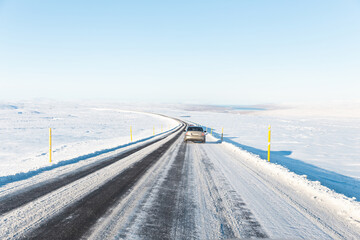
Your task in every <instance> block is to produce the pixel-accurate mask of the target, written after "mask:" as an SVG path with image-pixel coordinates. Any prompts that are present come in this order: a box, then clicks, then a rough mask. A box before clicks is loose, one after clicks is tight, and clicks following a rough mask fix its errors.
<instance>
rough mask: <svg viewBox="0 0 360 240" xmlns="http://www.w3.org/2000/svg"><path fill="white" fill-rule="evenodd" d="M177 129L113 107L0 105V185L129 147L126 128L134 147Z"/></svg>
mask: <svg viewBox="0 0 360 240" xmlns="http://www.w3.org/2000/svg"><path fill="white" fill-rule="evenodd" d="M127 107H128V108H129V106H127ZM178 125H179V123H178V122H177V121H175V120H173V119H169V118H166V117H163V116H159V115H156V114H148V113H140V112H134V111H128V110H123V109H121V107H119V106H116V108H112V105H111V104H108V105H106V106H105V105H91V104H76V103H59V102H45V103H33V102H21V103H0V185H3V184H5V183H7V182H11V181H14V180H21V179H23V178H24V177H28V176H31V175H35V174H37V173H39V172H41V170H42V169H47V170H48V169H51V168H54V167H57V166H61V165H64V164H70V163H74V162H78V161H81V160H83V159H86V158H89V157H93V156H96V155H99V154H101V153H105V152H108V151H111V150H114V149H116V148H119V147H122V146H125V145H127V144H130V143H131V138H130V127H131V128H132V134H133V143H134V142H137V141H143V140H144V139H147V138H151V137H153V135H154V134H155V135H158V134H161V133H165V132H166V131H169V130H171V129H173V128H174V127H176V126H178ZM49 128H52V151H53V153H52V162H51V163H50V162H49Z"/></svg>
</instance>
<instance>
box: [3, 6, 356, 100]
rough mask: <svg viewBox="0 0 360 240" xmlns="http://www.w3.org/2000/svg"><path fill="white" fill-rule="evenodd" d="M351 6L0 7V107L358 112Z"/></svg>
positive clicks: (352, 7)
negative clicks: (325, 108) (332, 107)
mask: <svg viewBox="0 0 360 240" xmlns="http://www.w3.org/2000/svg"><path fill="white" fill-rule="evenodd" d="M359 89H360V1H355V0H353V1H347V0H338V1H333V0H298V1H289V0H286V1H273V0H272V1H269V0H263V1H256V0H252V1H250V0H246V1H245V0H237V1H211V0H209V1H88V0H87V1H67V0H65V1H45V0H43V1H38V0H32V1H25V0H23V1H21V0H19V1H4V0H0V100H5V101H6V100H17V99H33V98H52V99H58V100H80V99H91V100H115V101H128V102H133V101H134V102H139V101H140V102H160V103H202V104H234V105H236V104H262V103H286V102H304V101H305V102H319V101H320V102H322V101H333V100H346V101H352V100H359V99H360V97H359V94H358V91H359Z"/></svg>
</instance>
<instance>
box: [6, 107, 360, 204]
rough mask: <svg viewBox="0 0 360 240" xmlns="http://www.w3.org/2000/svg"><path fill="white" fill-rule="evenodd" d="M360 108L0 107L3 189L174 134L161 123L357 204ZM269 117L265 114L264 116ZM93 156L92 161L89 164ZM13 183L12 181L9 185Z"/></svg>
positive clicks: (359, 176) (359, 162) (359, 161)
mask: <svg viewBox="0 0 360 240" xmlns="http://www.w3.org/2000/svg"><path fill="white" fill-rule="evenodd" d="M359 106H360V105H359V104H352V105H349V104H331V107H329V106H324V105H323V106H315V105H314V106H311V107H309V106H304V105H299V106H290V107H289V106H256V107H255V108H254V107H250V108H249V107H248V108H244V107H236V106H230V107H226V106H225V107H214V106H193V105H175V106H171V105H156V106H154V105H152V106H150V105H149V106H146V105H129V104H125V105H124V104H92V103H87V104H84V103H82V104H74V103H59V102H45V103H42V104H38V103H36V104H35V103H32V102H20V103H19V102H18V103H16V102H15V103H0V141H1V142H0V143H1V145H0V166H1V168H0V184H5V183H6V182H8V181H12V180H17V179H21V178H22V177H24V174H25V176H28V175H29V174H30V175H31V174H37V173H38V172H37V171H39V169H40V170H41V169H44V168H45V167H49V166H54V167H56V166H57V165H56V164H67V163H71V162H74V161H75V162H76V161H79V160H82V159H84V158H86V157H87V156H89V154H92V155H94V154H95V155H96V154H100V153H102V152H104V151H107V150H108V149H112V148H116V147H119V146H120V147H121V146H123V145H126V144H128V143H129V142H130V136H129V131H130V129H129V128H130V125H131V126H132V128H133V138H134V141H137V140H140V139H143V138H148V137H151V136H152V134H153V127H155V132H156V134H158V133H159V132H160V131H161V127H163V131H167V130H169V129H170V128H174V127H175V126H176V124H177V123H176V122H174V121H171V120H169V119H167V118H163V117H161V116H156V115H151V114H150V115H149V114H142V113H139V112H138V113H136V112H132V111H133V110H138V111H146V112H153V113H163V114H165V115H169V116H173V117H176V118H180V119H183V120H186V121H190V122H194V123H199V124H201V125H204V126H206V127H207V128H208V131H209V132H210V131H211V128H212V129H213V134H214V136H215V137H219V134H220V133H221V130H222V128H224V139H225V141H227V142H229V143H231V144H233V145H235V146H237V147H239V148H241V149H244V150H246V151H248V152H251V153H254V154H256V155H259V156H260V157H261V158H263V159H266V157H267V152H266V151H267V134H268V125H269V124H271V127H272V143H271V151H272V152H271V161H272V162H273V163H277V164H280V165H282V166H285V167H286V168H288V169H289V170H291V171H293V172H295V173H297V174H298V175H306V176H307V178H308V179H310V180H314V181H319V182H321V184H323V185H324V186H327V187H329V188H331V189H334V190H336V191H337V192H339V193H342V194H345V195H346V196H348V197H356V198H357V199H360V107H359ZM266 109H268V110H266ZM49 127H52V128H53V150H54V153H53V163H52V164H50V163H48V128H49ZM92 155H90V156H92ZM9 176H10V177H9Z"/></svg>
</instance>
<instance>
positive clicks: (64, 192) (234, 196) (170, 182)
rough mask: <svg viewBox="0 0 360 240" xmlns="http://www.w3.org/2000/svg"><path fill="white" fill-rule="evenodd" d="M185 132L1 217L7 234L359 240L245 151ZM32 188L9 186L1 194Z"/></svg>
mask: <svg viewBox="0 0 360 240" xmlns="http://www.w3.org/2000/svg"><path fill="white" fill-rule="evenodd" d="M179 131H181V129H180V130H179ZM179 134H180V135H179ZM183 137H184V136H183V133H182V132H177V133H174V134H172V135H170V136H169V137H168V138H165V139H162V140H159V141H157V142H155V143H154V144H152V145H149V146H147V147H145V148H143V149H141V150H139V151H137V152H135V153H134V154H131V155H129V156H126V157H125V158H123V159H122V160H119V161H117V162H114V163H113V164H111V165H109V166H106V167H104V168H102V169H99V170H98V171H96V172H93V173H89V174H88V175H86V176H84V177H83V178H80V179H78V180H76V181H74V182H71V183H70V184H67V185H66V186H63V187H61V188H59V189H57V190H55V191H52V192H50V193H47V194H45V195H44V196H42V197H40V198H37V199H35V200H34V201H32V202H30V203H27V204H25V205H23V206H20V207H18V208H16V209H13V210H11V211H9V212H5V213H3V214H2V215H1V216H0V238H1V239H13V238H15V239H16V238H26V239H27V238H34V239H37V238H49V237H51V239H66V238H68V239H69V238H71V239H74V238H75V239H76V238H83V239H227V238H240V239H242V238H274V239H278V238H286V239H293V238H295V239H360V230H359V228H358V225H357V224H356V223H351V222H349V221H347V220H346V218H342V217H340V216H339V214H338V213H337V212H336V211H337V210H336V209H329V208H328V207H327V205H326V204H323V203H321V202H320V203H319V202H317V201H318V200H317V199H314V198H312V197H309V196H308V195H306V194H305V195H304V194H303V192H302V191H300V190H301V189H296V188H294V187H291V186H290V185H289V184H288V183H287V182H284V179H283V178H281V176H278V177H277V176H276V174H273V173H272V174H271V173H266V172H264V168H261V167H259V165H257V164H256V161H254V160H253V159H250V160H249V159H248V155H246V154H239V152H237V151H232V148H229V146H227V145H226V144H224V143H220V142H219V141H217V139H215V138H212V137H211V136H208V137H207V140H208V141H207V143H206V144H196V143H184V142H183ZM144 165H146V167H144ZM267 165H269V164H267ZM82 168H83V167H79V170H76V171H80V170H81V169H82ZM58 171H59V170H58ZM60 172H61V171H60ZM56 174H59V173H55V175H56ZM41 177H42V176H41V175H39V176H37V178H41ZM124 177H127V178H124ZM28 181H33V182H34V181H35V182H36V179H35V180H34V179H29V180H28ZM38 181H39V180H38ZM125 182H126V183H125ZM109 183H110V184H109ZM28 184H29V183H26V182H23V183H17V184H14V185H12V186H9V187H7V189H3V190H2V191H0V200H1V197H2V198H6V193H7V192H10V193H11V192H16V191H17V190H16V189H19V190H21V189H22V188H23V187H24V186H27V185H28ZM120 188H121V189H120ZM298 190H299V191H298ZM105 193H106V194H105ZM109 194H112V195H113V196H114V197H112V198H109ZM107 198H109V200H106V201H105V202H104V199H107ZM320 200H321V199H320ZM96 208H99V209H100V210H99V211H98V210H96ZM83 216H86V217H83ZM74 219H75V220H74ZM77 219H79V220H77ZM73 224H74V225H73Z"/></svg>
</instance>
